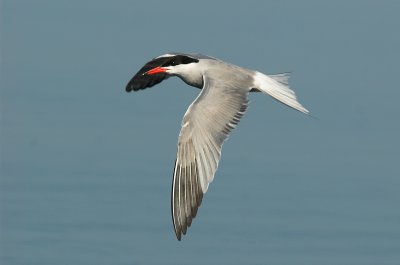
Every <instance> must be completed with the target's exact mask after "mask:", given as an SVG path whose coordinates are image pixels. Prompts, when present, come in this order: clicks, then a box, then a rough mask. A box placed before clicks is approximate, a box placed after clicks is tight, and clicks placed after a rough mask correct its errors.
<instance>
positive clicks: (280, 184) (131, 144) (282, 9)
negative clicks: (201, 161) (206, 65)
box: [0, 0, 400, 265]
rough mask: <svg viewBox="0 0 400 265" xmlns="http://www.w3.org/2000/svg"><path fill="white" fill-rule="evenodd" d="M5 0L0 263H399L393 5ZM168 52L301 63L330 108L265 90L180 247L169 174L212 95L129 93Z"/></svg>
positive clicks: (175, 84) (302, 87)
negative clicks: (194, 112) (196, 107)
mask: <svg viewBox="0 0 400 265" xmlns="http://www.w3.org/2000/svg"><path fill="white" fill-rule="evenodd" d="M0 10H1V15H0V17H1V18H0V19H1V21H0V25H1V26H0V28H1V42H0V43H1V94H0V96H1V106H0V108H1V124H0V125H1V169H0V170H1V171H0V173H1V182H0V196H1V197H0V199H1V200H0V206H1V208H0V209H1V213H0V214H1V217H0V218H1V232H0V251H1V253H0V257H1V259H0V263H1V264H5V265H6V264H7V265H13V264H41V265H53V264H57V265H63V264H121V265H122V264H186V265H189V264H281V265H284V264H300V265H302V264H324V265H329V264H332V265H338V264H346V265H349V264H363V265H365V264H374V265H375V264H380V265H386V264H399V261H400V208H399V205H400V192H399V190H400V169H399V162H400V151H399V148H400V141H399V135H400V122H399V117H398V116H399V114H400V107H399V104H398V100H399V97H400V88H399V80H398V77H399V76H400V67H399V61H400V52H399V47H400V35H399V28H400V16H399V10H400V3H399V2H398V1H264V2H261V1H243V3H236V2H233V1H196V2H183V1H182V2H175V1H50V0H49V1H43V0H37V1H20V0H17V1H11V0H3V1H1V5H0ZM170 51H181V52H200V53H204V54H208V55H211V56H215V57H218V58H220V59H222V60H225V61H228V62H231V63H234V64H237V65H240V66H243V67H247V68H250V69H256V70H259V71H261V72H265V73H278V72H285V71H290V72H291V73H292V78H291V87H292V88H293V89H294V90H295V91H296V93H297V95H298V97H299V99H300V101H301V102H302V104H303V105H304V106H306V107H307V108H308V109H310V110H311V112H312V113H313V115H315V116H316V117H318V119H313V118H310V117H307V116H305V115H303V114H301V113H298V112H296V111H293V110H291V109H289V108H287V107H285V106H283V105H281V104H279V103H278V102H276V101H274V100H273V99H271V98H269V97H267V96H265V95H261V94H252V95H251V97H250V100H251V104H250V108H249V110H248V112H247V113H246V115H245V117H244V118H243V120H242V121H241V123H240V124H239V126H238V127H237V128H236V129H235V130H234V131H233V133H232V135H231V137H230V138H229V140H228V141H227V142H226V143H225V145H224V150H223V156H222V160H221V163H220V166H219V170H218V171H217V174H216V177H215V180H214V182H213V183H212V185H211V186H210V189H209V190H208V193H207V194H206V196H205V198H204V200H203V204H202V206H201V207H200V209H199V213H198V216H197V217H196V219H195V220H194V222H193V224H192V227H191V228H190V230H189V232H188V235H187V236H186V237H184V239H183V241H182V242H178V241H177V240H176V238H175V235H174V232H173V227H172V221H171V216H170V188H171V181H172V180H171V178H172V169H173V164H174V161H175V154H176V142H177V137H178V133H179V130H180V123H181V119H182V117H183V114H184V113H185V111H186V108H187V107H188V106H189V104H190V103H191V102H192V101H193V99H194V98H195V97H196V96H197V94H198V93H199V90H198V89H195V88H192V87H189V86H187V85H186V84H184V83H183V82H182V81H181V80H179V79H177V78H170V79H168V80H167V81H164V82H163V83H162V84H160V85H158V86H156V87H153V88H151V89H148V90H145V91H140V92H137V93H130V94H127V93H126V92H125V85H126V83H127V82H128V81H129V79H130V78H131V77H132V76H133V74H134V73H136V71H138V70H139V68H140V67H141V66H142V65H143V64H144V63H145V62H147V61H148V60H150V59H151V58H153V57H155V56H158V55H160V54H164V53H167V52H170Z"/></svg>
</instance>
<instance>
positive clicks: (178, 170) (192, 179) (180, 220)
mask: <svg viewBox="0 0 400 265" xmlns="http://www.w3.org/2000/svg"><path fill="white" fill-rule="evenodd" d="M171 195H172V196H171V199H172V200H171V206H172V220H173V225H174V230H175V234H176V238H177V239H178V240H179V241H181V239H182V235H185V234H186V232H187V229H188V228H189V227H190V225H191V224H192V220H193V219H194V218H195V217H196V214H197V210H198V208H199V207H200V205H201V202H202V199H203V191H202V189H201V185H200V180H199V175H198V170H197V163H196V162H194V163H190V164H189V165H188V166H186V167H183V166H182V165H181V164H180V163H179V162H175V170H174V178H173V183H172V194H171Z"/></svg>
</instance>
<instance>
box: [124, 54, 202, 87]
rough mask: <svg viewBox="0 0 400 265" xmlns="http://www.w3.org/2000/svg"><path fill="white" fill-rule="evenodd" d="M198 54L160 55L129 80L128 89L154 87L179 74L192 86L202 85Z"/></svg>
mask: <svg viewBox="0 0 400 265" xmlns="http://www.w3.org/2000/svg"><path fill="white" fill-rule="evenodd" d="M200 59H201V58H199V57H198V56H196V55H189V54H181V53H171V54H170V53H168V54H164V55H161V56H158V57H156V58H154V59H153V60H151V61H150V62H148V63H146V64H145V65H144V66H143V67H142V69H140V70H139V72H138V73H137V74H136V75H135V76H134V77H133V78H132V79H131V80H130V81H129V83H128V85H127V86H126V91H128V92H130V91H132V90H134V91H136V90H139V89H145V88H147V87H152V86H154V85H156V84H158V83H160V82H161V81H163V80H164V79H166V78H168V77H169V76H173V75H176V76H179V77H180V78H182V80H183V81H185V82H186V83H188V84H189V85H192V86H201V83H202V78H201V69H200V67H199V66H198V63H199V60H200Z"/></svg>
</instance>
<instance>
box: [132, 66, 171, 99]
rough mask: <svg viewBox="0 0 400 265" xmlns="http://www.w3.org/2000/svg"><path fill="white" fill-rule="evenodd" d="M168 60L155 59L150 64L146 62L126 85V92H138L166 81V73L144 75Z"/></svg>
mask: <svg viewBox="0 0 400 265" xmlns="http://www.w3.org/2000/svg"><path fill="white" fill-rule="evenodd" d="M168 60H170V58H155V59H153V60H151V61H150V62H147V63H146V64H145V65H144V66H143V67H142V68H141V69H140V70H139V72H137V73H136V74H135V75H134V76H133V77H132V79H131V80H130V81H129V83H128V84H127V85H126V88H125V90H126V92H131V91H132V90H133V91H138V90H141V89H145V88H148V87H152V86H154V85H157V84H158V83H160V82H161V81H163V80H164V79H167V78H168V77H169V75H168V74H167V73H157V74H152V75H147V74H145V73H146V72H148V71H149V70H151V69H154V68H155V67H158V66H161V65H163V64H165V63H166V62H167V61H168Z"/></svg>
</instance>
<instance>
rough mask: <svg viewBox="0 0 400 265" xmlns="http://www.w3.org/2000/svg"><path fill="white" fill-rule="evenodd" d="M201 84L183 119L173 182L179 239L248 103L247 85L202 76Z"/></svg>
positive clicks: (174, 215)
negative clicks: (230, 133)
mask: <svg viewBox="0 0 400 265" xmlns="http://www.w3.org/2000/svg"><path fill="white" fill-rule="evenodd" d="M203 79H204V82H203V83H204V85H203V89H202V91H201V93H200V94H199V96H198V97H197V98H196V100H195V101H194V102H193V103H192V104H191V105H190V106H189V108H188V110H187V111H186V113H185V116H184V117H183V121H182V129H181V131H180V134H179V139H178V153H177V157H176V162H175V168H174V175H173V182H172V198H171V206H172V219H173V223H174V229H175V233H176V236H177V238H178V240H180V239H181V236H182V234H186V230H187V228H188V227H189V226H190V225H191V222H192V219H193V218H194V217H195V216H196V213H197V209H198V207H199V206H200V204H201V200H202V198H203V194H204V193H206V191H207V188H208V184H209V183H210V182H211V181H212V180H213V178H214V173H215V171H216V169H217V166H218V162H219V160H220V157H221V147H222V144H223V142H224V140H225V139H226V138H227V137H228V134H229V132H230V131H231V129H233V128H234V127H235V125H236V124H237V123H238V122H239V119H240V118H241V117H242V116H243V114H244V112H245V111H246V108H247V104H248V93H249V90H250V89H249V88H248V87H239V86H238V84H236V83H235V82H234V81H231V80H227V81H224V82H222V81H218V80H217V79H213V78H211V77H209V76H203Z"/></svg>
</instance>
